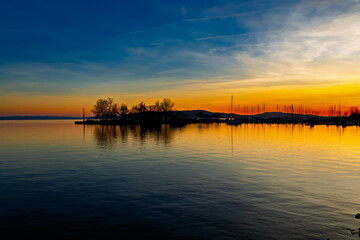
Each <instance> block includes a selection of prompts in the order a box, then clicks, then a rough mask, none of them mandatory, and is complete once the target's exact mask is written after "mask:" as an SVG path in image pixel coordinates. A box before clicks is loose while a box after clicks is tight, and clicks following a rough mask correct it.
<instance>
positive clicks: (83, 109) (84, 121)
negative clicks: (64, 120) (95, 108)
mask: <svg viewBox="0 0 360 240" xmlns="http://www.w3.org/2000/svg"><path fill="white" fill-rule="evenodd" d="M83 121H84V122H85V108H84V107H83Z"/></svg>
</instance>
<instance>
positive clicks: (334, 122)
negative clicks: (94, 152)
mask: <svg viewBox="0 0 360 240" xmlns="http://www.w3.org/2000/svg"><path fill="white" fill-rule="evenodd" d="M227 121H228V119H181V120H180V119H177V120H163V121H142V120H85V121H75V124H81V125H120V126H121V125H138V124H140V125H161V124H170V125H187V124H196V123H227ZM241 124H303V125H308V126H315V125H325V126H343V127H347V126H360V123H359V122H358V121H354V120H350V119H348V118H341V119H332V118H329V119H326V120H324V119H321V120H315V119H312V120H304V119H287V120H280V119H251V120H250V119H239V123H236V124H229V125H241Z"/></svg>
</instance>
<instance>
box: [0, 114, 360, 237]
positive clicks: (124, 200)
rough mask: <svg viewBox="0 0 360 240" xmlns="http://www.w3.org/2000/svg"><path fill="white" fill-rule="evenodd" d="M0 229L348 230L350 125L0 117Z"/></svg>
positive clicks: (352, 160) (356, 142)
mask: <svg viewBox="0 0 360 240" xmlns="http://www.w3.org/2000/svg"><path fill="white" fill-rule="evenodd" d="M0 139H1V140H0V239H357V238H358V236H356V235H355V236H352V235H351V234H350V231H349V230H348V229H350V228H358V227H360V221H359V220H356V219H355V218H354V214H355V213H357V212H360V188H359V185H360V171H359V170H360V157H359V156H360V130H359V128H357V127H351V128H346V129H343V128H336V127H325V126H318V127H315V128H310V127H307V126H302V125H241V126H227V125H224V124H220V125H219V124H211V125H187V126H183V127H170V126H167V125H163V126H161V127H157V128H145V127H140V126H133V127H119V126H117V127H114V126H109V127H104V126H86V127H83V126H78V125H74V124H73V121H2V122H0Z"/></svg>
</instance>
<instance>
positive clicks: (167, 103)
mask: <svg viewBox="0 0 360 240" xmlns="http://www.w3.org/2000/svg"><path fill="white" fill-rule="evenodd" d="M174 106H175V103H174V102H173V101H171V99H169V98H164V99H163V101H162V103H161V104H160V109H161V110H162V111H164V112H171V111H173V110H174Z"/></svg>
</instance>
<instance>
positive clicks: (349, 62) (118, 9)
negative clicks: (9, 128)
mask: <svg viewBox="0 0 360 240" xmlns="http://www.w3.org/2000/svg"><path fill="white" fill-rule="evenodd" d="M359 39H360V0H343V1H338V0H311V1H310V0H309V1H307V0H304V1H302V0H299V1H289V0H287V1H282V0H276V1H275V0H274V1H269V0H253V1H250V0H249V1H224V0H222V1H212V0H207V1H194V0H192V1H187V0H182V1H166V0H162V1H156V0H153V1H136V0H133V1H91V0H87V1H76V0H73V1H66V0H62V1H55V0H54V1H48V0H44V1H41V0H39V1H37V0H33V1H17V0H11V1H10V0H2V1H1V3H0V116H14V115H68V116H80V115H81V114H82V108H83V107H85V109H86V113H87V115H90V109H91V108H92V106H93V105H94V104H95V102H96V100H97V99H99V98H107V97H111V98H114V100H115V102H118V103H125V104H128V105H129V106H131V105H133V104H136V103H138V102H140V101H144V102H145V103H147V104H152V103H154V102H155V101H156V100H158V99H160V100H161V99H163V98H171V99H172V100H173V101H174V102H175V103H176V108H177V109H178V110H185V109H205V110H210V111H222V112H227V111H228V109H229V104H230V99H231V95H233V96H234V103H235V104H236V105H240V106H245V105H256V104H259V103H261V104H262V103H263V102H265V103H266V104H268V105H276V104H280V105H286V104H294V105H303V106H307V107H312V108H328V107H329V106H330V105H333V104H336V105H338V102H339V100H340V101H341V106H342V107H343V108H346V107H349V106H356V105H360V94H359V93H360V67H359V66H360V40H359Z"/></svg>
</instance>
